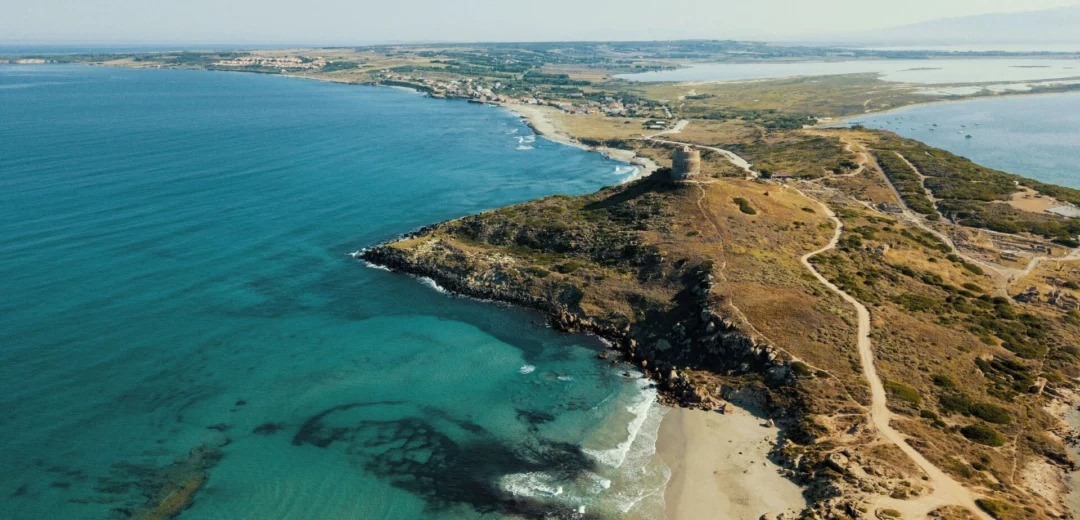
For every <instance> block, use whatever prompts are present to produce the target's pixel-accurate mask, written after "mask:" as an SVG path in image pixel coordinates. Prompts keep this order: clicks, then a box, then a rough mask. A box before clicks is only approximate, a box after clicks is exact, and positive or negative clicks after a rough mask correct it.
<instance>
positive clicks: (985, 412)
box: [968, 403, 1012, 424]
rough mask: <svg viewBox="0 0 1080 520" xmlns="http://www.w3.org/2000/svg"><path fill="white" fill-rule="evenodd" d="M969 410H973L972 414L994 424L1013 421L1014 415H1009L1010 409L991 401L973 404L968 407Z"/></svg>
mask: <svg viewBox="0 0 1080 520" xmlns="http://www.w3.org/2000/svg"><path fill="white" fill-rule="evenodd" d="M968 411H969V412H971V415H974V416H975V417H978V418H979V419H982V420H984V421H986V422H990V423H994V424H1009V423H1010V422H1012V417H1009V411H1008V410H1006V409H1004V408H1002V407H1000V406H994V405H992V404H989V403H977V404H973V405H971V406H970V407H969V408H968Z"/></svg>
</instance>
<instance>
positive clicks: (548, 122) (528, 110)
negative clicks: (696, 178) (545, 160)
mask: <svg viewBox="0 0 1080 520" xmlns="http://www.w3.org/2000/svg"><path fill="white" fill-rule="evenodd" d="M500 106H502V107H503V108H505V109H507V110H509V111H511V112H513V113H515V114H517V115H519V116H521V117H522V118H524V119H525V120H526V121H527V122H528V124H529V127H531V128H532V129H533V131H534V132H536V134H537V135H540V136H543V137H546V138H548V139H551V140H552V141H556V142H559V143H563V144H568V145H570V146H576V147H578V148H581V149H583V150H590V151H594V152H598V153H602V154H604V155H607V156H608V157H610V158H612V159H614V160H616V161H623V162H627V163H630V164H633V165H635V166H637V170H638V171H637V173H636V174H634V175H633V176H632V177H630V178H628V179H626V181H624V182H628V181H631V180H634V179H639V178H641V177H644V176H646V175H649V174H650V173H652V172H654V171H656V170H658V169H660V165H659V164H656V162H655V161H653V160H652V159H649V158H648V157H641V156H639V155H637V154H636V153H635V152H634V151H633V150H622V149H619V148H607V147H603V146H601V147H595V148H594V147H589V146H586V145H583V144H581V143H580V142H578V141H577V139H575V138H574V136H572V135H570V133H569V132H567V131H566V129H565V128H564V127H563V125H561V124H560V123H559V121H558V117H559V116H561V115H562V112H561V111H560V110H559V109H557V108H554V107H549V106H544V105H525V104H520V103H503V104H502V105H500Z"/></svg>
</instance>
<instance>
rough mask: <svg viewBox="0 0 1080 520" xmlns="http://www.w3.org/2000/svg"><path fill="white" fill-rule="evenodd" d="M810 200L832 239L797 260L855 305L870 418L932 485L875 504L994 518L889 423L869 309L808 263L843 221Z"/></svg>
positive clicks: (909, 513)
mask: <svg viewBox="0 0 1080 520" xmlns="http://www.w3.org/2000/svg"><path fill="white" fill-rule="evenodd" d="M804 196H805V195H804ZM807 198H810V197H807ZM810 200H813V201H814V202H816V203H817V205H818V206H820V207H821V209H822V210H823V211H824V212H825V214H826V215H828V216H829V220H832V221H833V224H834V225H835V226H836V232H835V233H834V234H833V237H832V240H830V241H829V243H828V244H827V245H825V247H823V248H821V249H818V250H817V251H813V252H810V253H807V254H805V255H803V257H802V258H801V259H800V260H801V261H802V264H803V266H805V267H806V268H807V269H809V270H810V273H811V274H813V275H814V277H815V278H817V279H818V281H819V282H821V283H822V284H824V285H825V286H826V287H828V288H829V289H830V290H831V291H833V292H834V293H836V294H837V295H838V296H840V297H841V298H843V299H844V301H846V302H848V303H850V304H851V305H853V306H854V307H855V311H856V313H857V314H858V318H859V326H858V336H857V338H858V339H857V344H858V350H859V361H860V362H861V364H862V369H863V377H865V378H866V380H867V382H869V383H870V422H871V423H872V424H873V425H874V428H876V429H877V431H878V432H879V433H880V434H881V436H882V437H884V438H885V439H886V440H888V441H889V442H891V443H893V444H895V445H896V446H897V447H898V448H900V450H901V451H903V452H904V453H905V454H906V455H907V456H908V457H910V458H911V460H913V461H914V462H915V464H917V465H918V466H919V468H920V469H922V470H923V472H924V473H926V476H927V478H928V483H929V485H930V487H931V488H933V492H932V493H930V494H929V495H924V496H921V497H918V498H915V499H912V500H898V499H894V498H889V497H878V499H877V501H876V502H877V503H876V505H878V506H881V507H888V508H891V509H896V510H897V511H900V512H901V513H902V514H903V515H904V517H905V518H912V519H914V518H925V517H926V516H927V514H928V513H930V512H931V511H933V510H935V509H937V508H939V507H941V506H946V505H958V506H963V507H966V508H968V509H970V510H971V512H972V513H974V514H975V516H976V517H978V518H982V519H984V520H993V519H992V518H991V517H990V516H989V515H987V514H986V513H984V512H983V511H982V510H981V509H979V507H978V506H977V505H975V497H974V495H972V493H971V492H970V491H969V490H968V489H967V488H965V487H964V486H963V485H961V484H960V483H959V482H957V481H956V480H954V479H953V478H952V477H950V476H949V475H947V474H945V472H944V471H941V470H940V469H938V467H937V466H935V465H934V464H933V463H931V462H930V461H929V460H927V459H926V457H923V455H922V454H921V453H919V452H918V451H916V450H915V448H912V447H911V445H910V444H908V443H907V440H906V439H905V438H904V436H903V434H901V433H900V432H898V431H896V430H895V429H893V427H892V425H891V424H890V422H891V421H892V417H893V414H892V412H891V411H890V410H889V407H888V406H887V401H886V395H885V386H884V385H883V384H882V382H881V378H880V377H878V375H877V368H875V367H874V352H873V350H872V348H871V344H870V311H869V310H867V309H866V306H864V305H863V304H861V303H859V301H858V300H856V299H855V298H854V297H852V296H851V295H849V294H848V293H846V292H844V291H843V290H841V289H840V288H839V287H837V286H836V285H834V284H833V283H832V282H830V281H829V280H828V279H827V278H825V276H823V275H822V274H821V273H820V272H818V270H817V269H816V268H815V267H814V265H813V264H811V263H810V259H811V258H812V257H814V256H815V255H818V254H821V253H824V252H825V251H829V250H830V249H833V248H835V247H836V244H837V243H838V242H839V241H840V235H841V234H842V233H843V231H844V225H843V223H841V222H840V219H838V218H836V214H835V213H833V211H832V210H831V209H829V207H828V206H826V205H825V204H824V203H823V202H821V201H818V200H816V199H812V198H811V199H810Z"/></svg>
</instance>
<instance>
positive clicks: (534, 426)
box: [517, 408, 555, 432]
mask: <svg viewBox="0 0 1080 520" xmlns="http://www.w3.org/2000/svg"><path fill="white" fill-rule="evenodd" d="M517 420H518V421H521V422H523V423H525V424H528V425H529V431H532V432H536V431H539V428H538V427H539V426H540V425H541V424H547V423H549V422H552V421H554V420H555V416H554V415H552V414H549V413H545V412H541V411H537V410H522V409H520V408H518V409H517Z"/></svg>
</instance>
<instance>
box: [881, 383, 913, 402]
mask: <svg viewBox="0 0 1080 520" xmlns="http://www.w3.org/2000/svg"><path fill="white" fill-rule="evenodd" d="M885 390H886V391H888V392H889V394H890V395H892V396H893V397H895V398H897V399H899V400H901V401H903V402H905V403H909V404H912V405H918V404H919V403H921V402H922V398H921V397H919V392H916V391H915V389H914V388H911V387H910V386H907V385H904V384H900V383H897V382H895V381H886V382H885Z"/></svg>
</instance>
